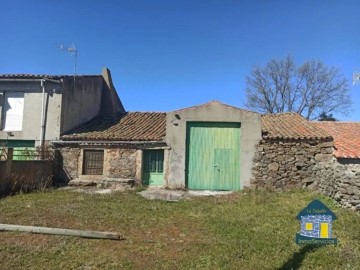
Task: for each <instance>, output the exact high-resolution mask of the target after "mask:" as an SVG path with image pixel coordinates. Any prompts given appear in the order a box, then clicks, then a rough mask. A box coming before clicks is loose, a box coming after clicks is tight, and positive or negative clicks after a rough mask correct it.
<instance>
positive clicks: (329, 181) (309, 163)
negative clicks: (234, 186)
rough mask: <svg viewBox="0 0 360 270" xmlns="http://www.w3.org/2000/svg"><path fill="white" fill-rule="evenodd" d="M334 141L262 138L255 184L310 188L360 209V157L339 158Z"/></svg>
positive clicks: (281, 187) (257, 155) (254, 171)
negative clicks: (337, 157)
mask: <svg viewBox="0 0 360 270" xmlns="http://www.w3.org/2000/svg"><path fill="white" fill-rule="evenodd" d="M333 151H334V147H333V142H332V141H321V140H307V141H304V140H303V141H288V140H283V141H280V140H261V141H260V143H259V145H258V146H257V151H256V153H255V158H254V166H253V169H252V173H253V178H252V180H251V187H252V188H264V189H269V190H277V191H280V190H287V189H291V188H310V189H313V190H317V191H319V192H321V193H323V194H325V195H327V196H329V197H332V198H334V199H335V200H336V201H337V202H338V203H339V204H340V205H341V206H344V207H347V208H352V209H356V210H360V164H359V163H360V160H358V159H356V160H341V159H339V160H337V159H336V158H335V157H334V155H333Z"/></svg>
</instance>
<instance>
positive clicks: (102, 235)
mask: <svg viewBox="0 0 360 270" xmlns="http://www.w3.org/2000/svg"><path fill="white" fill-rule="evenodd" d="M0 231H13V232H30V233H42V234H55V235H67V236H77V237H84V238H96V239H112V240H123V239H125V238H124V236H122V235H120V234H118V233H112V232H98V231H82V230H69V229H59V228H49V227H35V226H23V225H12V224H0Z"/></svg>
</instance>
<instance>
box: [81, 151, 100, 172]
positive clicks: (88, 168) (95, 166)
mask: <svg viewBox="0 0 360 270" xmlns="http://www.w3.org/2000/svg"><path fill="white" fill-rule="evenodd" d="M103 169H104V150H84V165H83V174H86V175H102V174H103Z"/></svg>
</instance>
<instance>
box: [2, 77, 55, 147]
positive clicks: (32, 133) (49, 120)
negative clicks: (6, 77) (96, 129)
mask: <svg viewBox="0 0 360 270" xmlns="http://www.w3.org/2000/svg"><path fill="white" fill-rule="evenodd" d="M45 89H46V92H45V108H46V118H45V124H46V125H45V140H47V141H50V140H58V139H59V136H60V113H61V102H62V95H61V93H62V89H61V84H57V83H52V82H45ZM6 91H10V92H11V91H18V92H25V94H24V112H23V126H22V130H21V131H12V132H11V133H12V136H11V137H9V135H8V132H7V131H2V130H1V131H0V139H2V140H6V139H11V140H35V144H36V145H39V143H40V134H41V114H42V87H41V85H40V81H38V80H37V81H31V82H1V81H0V93H2V94H4V93H5V92H6ZM1 106H2V103H1V105H0V111H2V110H1ZM0 119H1V118H0ZM3 120H4V119H2V121H3Z"/></svg>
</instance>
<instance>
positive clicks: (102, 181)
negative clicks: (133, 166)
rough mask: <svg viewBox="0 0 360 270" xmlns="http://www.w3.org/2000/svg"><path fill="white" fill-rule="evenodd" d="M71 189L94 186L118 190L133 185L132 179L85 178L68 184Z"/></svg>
mask: <svg viewBox="0 0 360 270" xmlns="http://www.w3.org/2000/svg"><path fill="white" fill-rule="evenodd" d="M68 185H69V186H72V187H91V186H96V187H98V188H120V187H133V186H134V185H135V180H134V179H124V178H109V177H105V178H98V179H87V178H85V177H82V178H76V179H73V180H71V181H70V182H69V183H68Z"/></svg>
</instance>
